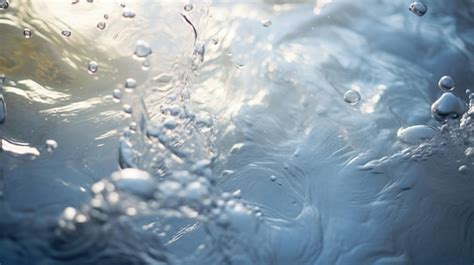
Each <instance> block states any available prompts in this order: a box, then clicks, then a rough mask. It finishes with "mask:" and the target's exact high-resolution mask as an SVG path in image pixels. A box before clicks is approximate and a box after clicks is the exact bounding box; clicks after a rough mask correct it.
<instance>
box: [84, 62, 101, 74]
mask: <svg viewBox="0 0 474 265" xmlns="http://www.w3.org/2000/svg"><path fill="white" fill-rule="evenodd" d="M87 70H88V71H89V74H95V73H97V71H98V70H99V64H98V63H97V62H96V61H91V62H90V63H89V65H88V66H87Z"/></svg>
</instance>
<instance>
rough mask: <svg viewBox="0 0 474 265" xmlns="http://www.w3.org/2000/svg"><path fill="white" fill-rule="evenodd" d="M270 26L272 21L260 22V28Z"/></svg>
mask: <svg viewBox="0 0 474 265" xmlns="http://www.w3.org/2000/svg"><path fill="white" fill-rule="evenodd" d="M271 25H272V21H271V20H270V19H266V20H262V26H264V27H270V26H271Z"/></svg>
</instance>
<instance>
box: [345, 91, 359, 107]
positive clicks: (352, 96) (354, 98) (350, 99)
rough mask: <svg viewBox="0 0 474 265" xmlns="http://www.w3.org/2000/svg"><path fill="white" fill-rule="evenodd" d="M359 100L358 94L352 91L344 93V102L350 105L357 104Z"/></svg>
mask: <svg viewBox="0 0 474 265" xmlns="http://www.w3.org/2000/svg"><path fill="white" fill-rule="evenodd" d="M360 100H361V96H360V94H359V92H357V91H356V90H354V89H351V90H348V91H347V92H346V93H344V101H345V102H347V103H349V104H351V105H355V104H357V103H359V101H360Z"/></svg>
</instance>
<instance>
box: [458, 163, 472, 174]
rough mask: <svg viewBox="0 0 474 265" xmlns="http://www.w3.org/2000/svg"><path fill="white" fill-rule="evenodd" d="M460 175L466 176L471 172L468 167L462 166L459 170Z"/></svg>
mask: <svg viewBox="0 0 474 265" xmlns="http://www.w3.org/2000/svg"><path fill="white" fill-rule="evenodd" d="M458 171H459V173H462V174H466V173H467V172H468V171H469V168H468V167H467V166H466V165H462V166H460V167H459V168H458Z"/></svg>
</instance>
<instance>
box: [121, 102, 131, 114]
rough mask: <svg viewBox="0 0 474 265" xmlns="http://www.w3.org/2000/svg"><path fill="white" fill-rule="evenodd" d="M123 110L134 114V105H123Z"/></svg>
mask: <svg viewBox="0 0 474 265" xmlns="http://www.w3.org/2000/svg"><path fill="white" fill-rule="evenodd" d="M123 112H125V113H127V114H132V106H130V105H128V104H125V105H123Z"/></svg>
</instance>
